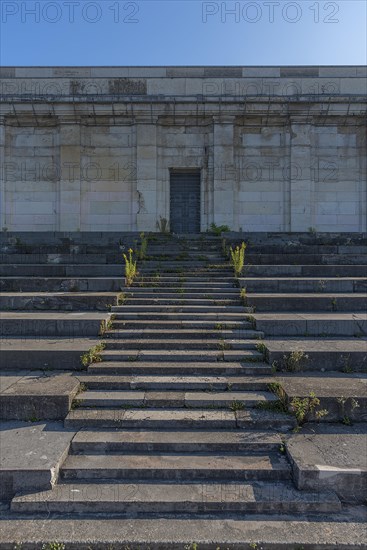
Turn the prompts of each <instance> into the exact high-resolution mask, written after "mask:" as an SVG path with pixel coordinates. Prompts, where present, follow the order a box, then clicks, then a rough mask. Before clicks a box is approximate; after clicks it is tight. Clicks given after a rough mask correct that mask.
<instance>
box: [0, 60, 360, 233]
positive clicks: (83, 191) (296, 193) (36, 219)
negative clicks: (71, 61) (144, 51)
mask: <svg viewBox="0 0 367 550" xmlns="http://www.w3.org/2000/svg"><path fill="white" fill-rule="evenodd" d="M1 71H2V72H1V73H0V75H1V77H2V82H1V86H0V94H1V98H2V103H1V107H0V183H1V195H0V197H1V201H0V202H1V220H0V227H1V228H3V230H4V231H25V232H29V231H44V232H50V231H85V232H92V231H101V232H102V231H128V232H129V231H130V232H132V231H155V230H156V229H157V222H158V221H159V219H160V217H162V218H166V219H167V220H170V219H171V218H172V216H177V215H178V214H177V211H175V212H172V211H171V196H170V175H171V173H172V171H181V172H182V171H186V172H190V173H192V172H193V171H194V172H195V173H197V172H199V173H200V193H199V196H200V205H199V206H198V209H199V212H198V214H197V216H196V217H198V216H199V217H200V230H201V231H206V230H207V229H208V228H209V227H210V224H211V223H213V222H214V223H216V224H217V225H221V224H224V225H228V226H229V227H230V228H231V229H232V230H234V231H240V230H242V231H252V232H254V231H259V232H261V231H273V232H274V231H280V232H296V231H308V230H309V229H311V230H317V231H320V232H325V231H338V232H362V231H366V229H367V226H366V218H367V216H366V198H367V181H366V179H367V178H366V156H365V150H366V104H365V94H366V92H367V79H366V68H365V67H128V68H127V67H110V68H109V67H43V68H38V67H5V68H3V69H1ZM184 191H185V190H183V195H184ZM183 200H184V197H183ZM184 211H185V209H184V207H183V208H182V212H184ZM182 215H184V216H185V215H186V216H187V214H182ZM176 225H177V224H176Z"/></svg>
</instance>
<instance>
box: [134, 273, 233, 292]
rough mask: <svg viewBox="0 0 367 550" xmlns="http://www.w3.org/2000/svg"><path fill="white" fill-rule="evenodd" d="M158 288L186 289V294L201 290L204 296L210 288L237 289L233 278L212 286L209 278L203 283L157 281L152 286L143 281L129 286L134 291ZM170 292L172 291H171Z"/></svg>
mask: <svg viewBox="0 0 367 550" xmlns="http://www.w3.org/2000/svg"><path fill="white" fill-rule="evenodd" d="M139 287H140V288H151V287H152V288H159V289H167V288H176V289H182V288H183V289H185V292H186V289H187V292H188V291H189V290H190V289H194V288H201V289H207V290H205V293H206V294H209V291H210V290H211V289H212V288H215V289H222V288H230V289H233V288H238V285H237V283H236V281H234V279H233V278H231V279H229V280H228V281H226V280H222V281H214V284H213V285H212V283H211V280H210V277H208V279H207V280H204V281H184V280H183V281H165V280H164V279H159V280H157V281H156V282H155V283H154V284H153V281H145V280H144V279H143V280H141V281H139V280H135V281H134V282H133V284H132V285H131V289H132V290H135V289H136V288H139ZM171 292H172V291H171Z"/></svg>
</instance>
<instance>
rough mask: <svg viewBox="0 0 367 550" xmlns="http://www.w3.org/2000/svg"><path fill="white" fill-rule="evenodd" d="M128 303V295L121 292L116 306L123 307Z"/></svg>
mask: <svg viewBox="0 0 367 550" xmlns="http://www.w3.org/2000/svg"><path fill="white" fill-rule="evenodd" d="M126 301H127V295H126V294H125V293H124V292H120V293H119V294H118V295H117V297H116V304H117V305H118V306H123V305H124V304H125V303H126Z"/></svg>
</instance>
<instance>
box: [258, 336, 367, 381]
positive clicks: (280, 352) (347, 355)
mask: <svg viewBox="0 0 367 550" xmlns="http://www.w3.org/2000/svg"><path fill="white" fill-rule="evenodd" d="M266 348H267V357H268V361H269V363H270V364H273V362H274V361H276V362H277V364H278V366H279V368H282V369H283V368H286V365H285V361H284V357H286V358H288V357H289V356H290V355H291V354H292V353H294V352H300V351H301V352H303V357H304V359H303V360H301V361H299V362H298V365H297V368H298V369H299V370H300V371H318V372H323V371H343V372H345V373H348V372H366V370H367V338H366V337H363V338H325V337H322V338H304V337H303V338H302V337H299V338H286V339H285V338H277V339H276V340H267V341H266ZM306 356H307V357H306Z"/></svg>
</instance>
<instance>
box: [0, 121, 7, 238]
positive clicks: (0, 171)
mask: <svg viewBox="0 0 367 550" xmlns="http://www.w3.org/2000/svg"><path fill="white" fill-rule="evenodd" d="M5 177H6V167H5V117H0V230H1V229H2V228H3V227H7V226H6V205H5V199H6V195H5V186H6V181H5Z"/></svg>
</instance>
